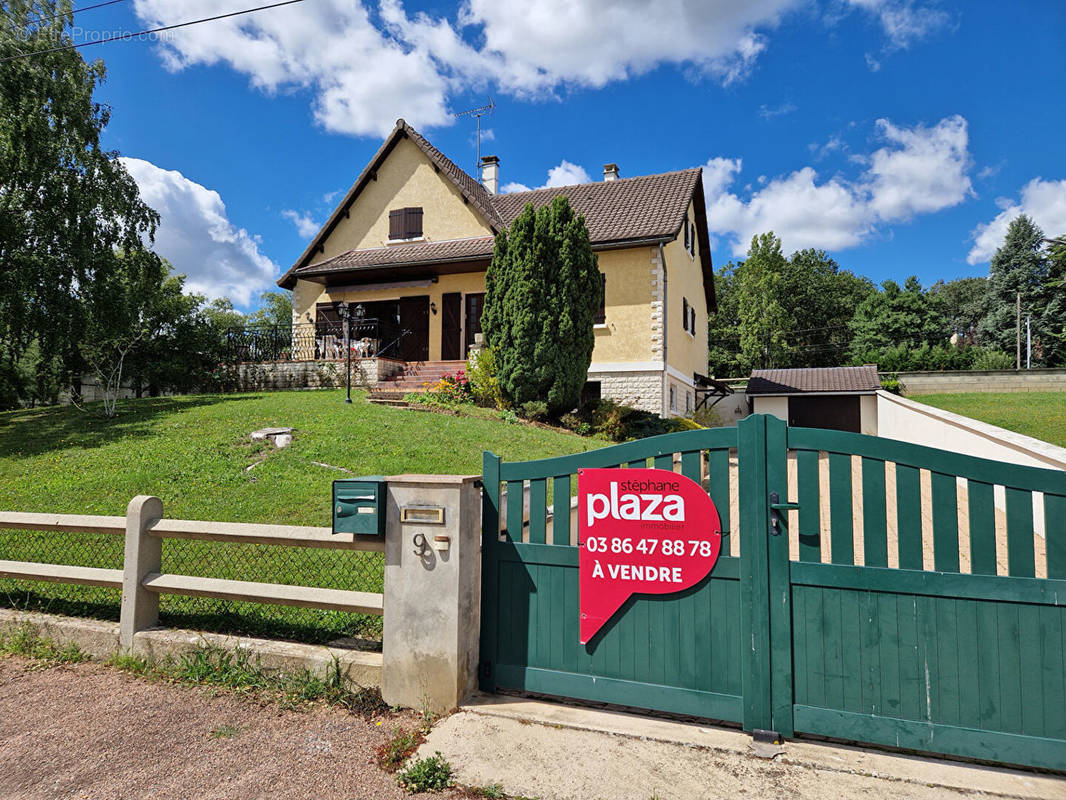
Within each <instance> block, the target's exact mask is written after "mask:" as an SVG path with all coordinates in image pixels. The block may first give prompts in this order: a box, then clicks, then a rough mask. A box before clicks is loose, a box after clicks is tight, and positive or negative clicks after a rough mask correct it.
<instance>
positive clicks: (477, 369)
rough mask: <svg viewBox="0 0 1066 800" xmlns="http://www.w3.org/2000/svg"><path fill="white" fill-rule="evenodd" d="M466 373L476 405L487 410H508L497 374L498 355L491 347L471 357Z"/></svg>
mask: <svg viewBox="0 0 1066 800" xmlns="http://www.w3.org/2000/svg"><path fill="white" fill-rule="evenodd" d="M466 373H467V375H468V376H469V377H470V392H471V394H473V396H474V402H475V403H477V404H478V405H479V406H484V407H485V408H495V409H498V410H503V409H505V408H507V399H506V398H505V397H504V396H503V389H502V388H501V387H500V378H499V375H497V373H496V353H494V352H493V350H492V348H491V347H486V348H483V349H482V350H481V351H479V352H477V353H475V354H474V355H472V356H470V360H469V361H468V362H467V364H466Z"/></svg>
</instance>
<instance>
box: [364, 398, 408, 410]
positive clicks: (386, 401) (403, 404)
mask: <svg viewBox="0 0 1066 800" xmlns="http://www.w3.org/2000/svg"><path fill="white" fill-rule="evenodd" d="M367 402H368V403H370V404H371V405H374V406H388V407H389V408H410V407H411V404H410V403H408V402H407V401H406V400H393V399H390V398H386V397H370V398H368V399H367Z"/></svg>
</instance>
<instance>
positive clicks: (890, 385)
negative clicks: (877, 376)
mask: <svg viewBox="0 0 1066 800" xmlns="http://www.w3.org/2000/svg"><path fill="white" fill-rule="evenodd" d="M881 388H882V389H884V390H885V391H886V392H892V394H900V393H901V392H902V391H903V384H901V383H900V382H899V375H886V376H885V377H883V378H882V379H881Z"/></svg>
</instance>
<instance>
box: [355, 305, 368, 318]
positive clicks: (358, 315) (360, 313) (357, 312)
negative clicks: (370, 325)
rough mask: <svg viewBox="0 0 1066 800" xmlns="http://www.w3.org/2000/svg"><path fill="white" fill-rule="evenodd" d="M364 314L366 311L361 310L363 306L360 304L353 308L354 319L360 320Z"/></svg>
mask: <svg viewBox="0 0 1066 800" xmlns="http://www.w3.org/2000/svg"><path fill="white" fill-rule="evenodd" d="M365 314H366V309H365V308H363V304H362V303H359V304H358V305H357V306H356V307H355V316H356V318H357V319H362V318H363V316H364V315H365Z"/></svg>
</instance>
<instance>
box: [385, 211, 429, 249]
mask: <svg viewBox="0 0 1066 800" xmlns="http://www.w3.org/2000/svg"><path fill="white" fill-rule="evenodd" d="M421 238H422V209H421V208H397V209H393V210H392V211H390V212H389V241H390V242H392V241H398V240H401V239H421Z"/></svg>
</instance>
